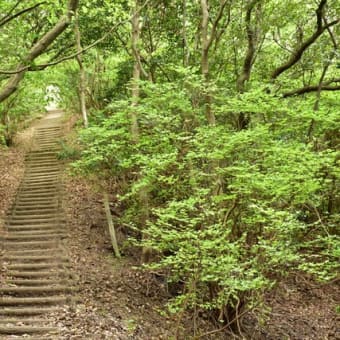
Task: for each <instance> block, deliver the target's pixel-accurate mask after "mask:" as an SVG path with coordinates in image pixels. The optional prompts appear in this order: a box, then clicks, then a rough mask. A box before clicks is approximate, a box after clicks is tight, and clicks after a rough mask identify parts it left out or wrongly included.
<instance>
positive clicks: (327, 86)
mask: <svg viewBox="0 0 340 340" xmlns="http://www.w3.org/2000/svg"><path fill="white" fill-rule="evenodd" d="M339 82H340V78H337V79H332V80H328V81H326V82H324V83H322V84H321V85H320V84H318V85H309V86H305V87H301V88H299V89H296V90H292V91H289V92H286V93H284V94H283V95H282V96H283V98H288V97H293V96H300V95H302V94H305V93H310V92H315V91H319V90H320V89H321V91H339V90H340V85H333V86H332V85H331V84H333V83H339Z"/></svg>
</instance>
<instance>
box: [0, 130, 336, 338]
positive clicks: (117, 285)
mask: <svg viewBox="0 0 340 340" xmlns="http://www.w3.org/2000/svg"><path fill="white" fill-rule="evenodd" d="M30 131H31V130H28V131H27V132H26V133H25V134H23V136H22V137H21V138H22V139H23V140H24V141H25V143H24V144H25V145H29V143H28V141H29V140H30V135H31V132H30ZM24 154H25V148H24V147H23V144H22V143H21V144H20V143H19V144H17V146H15V147H13V148H11V149H0V223H1V221H3V218H4V216H5V211H6V210H7V209H8V208H9V207H10V204H11V201H12V200H13V197H14V196H15V191H16V188H17V186H18V184H19V180H20V178H22V175H23V158H24ZM64 204H65V207H64V209H65V214H66V217H67V224H68V231H69V237H68V239H67V240H66V243H67V248H68V253H69V255H70V258H71V266H72V270H73V273H74V274H75V278H74V281H75V283H76V286H77V292H76V293H75V297H76V299H75V301H74V303H73V304H71V307H70V308H65V310H64V311H63V312H58V313H56V314H55V315H54V317H55V319H57V320H58V325H59V326H60V328H61V339H91V340H97V339H98V340H99V339H122V340H129V339H140V340H152V339H171V337H173V335H174V329H175V322H174V320H173V319H170V318H167V317H165V316H161V314H160V311H161V310H164V305H165V303H166V301H167V299H168V298H169V293H168V292H167V289H166V284H165V282H163V281H162V280H161V279H160V278H157V277H155V276H152V275H147V274H145V273H142V272H140V271H139V270H137V269H134V266H136V265H137V264H138V262H137V261H136V259H135V258H133V257H131V256H130V257H128V256H126V257H124V258H123V259H121V260H117V259H115V258H114V256H113V251H112V248H111V245H110V242H109V236H108V231H107V227H106V221H105V214H104V210H103V207H102V197H101V195H100V194H98V193H96V192H94V191H93V190H92V189H91V187H90V185H89V184H87V183H86V182H85V181H84V180H81V179H76V178H73V177H71V176H69V175H67V174H66V175H65V197H64ZM0 227H1V225H0ZM0 231H1V229H0ZM339 292H340V289H339V286H338V285H337V283H336V282H333V283H331V284H328V285H322V284H317V283H315V282H313V281H312V280H311V279H309V278H307V277H304V276H301V275H300V274H299V275H295V276H294V277H291V278H289V279H287V280H285V281H284V282H282V283H281V284H280V285H279V286H278V288H277V289H276V290H275V291H273V292H270V293H268V294H266V297H265V300H266V302H267V304H268V305H269V307H270V308H271V310H270V311H268V313H267V314H268V315H269V319H268V321H266V322H258V321H259V320H258V318H257V317H256V315H253V314H249V315H247V316H246V317H245V318H244V320H243V322H242V325H243V326H244V328H245V330H244V334H243V337H242V336H237V337H233V336H231V335H230V334H226V333H215V334H213V335H212V336H210V337H205V338H203V339H233V338H235V339H273V340H274V339H277V340H279V339H292V340H293V339H296V340H300V339H301V340H304V339H306V340H308V339H316V340H318V339H320V340H322V339H340V332H339V327H338V328H337V325H339V318H337V314H336V312H335V308H336V306H337V305H339V304H340V303H339V296H340V294H339ZM254 314H255V312H254ZM337 321H338V323H337ZM200 323H202V325H203V328H204V329H205V330H206V331H209V330H212V329H213V328H214V327H213V326H212V325H211V324H209V322H208V320H203V319H202V320H200ZM191 327H192V322H191V320H190V319H189V318H188V319H187V321H186V322H185V326H184V330H183V334H184V335H183V336H181V339H190V338H191V337H190V335H189V334H191Z"/></svg>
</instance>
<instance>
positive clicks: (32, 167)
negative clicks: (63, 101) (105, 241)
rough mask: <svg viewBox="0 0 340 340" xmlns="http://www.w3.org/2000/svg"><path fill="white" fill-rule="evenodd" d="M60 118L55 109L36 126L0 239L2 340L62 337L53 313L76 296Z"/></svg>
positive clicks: (0, 326)
mask: <svg viewBox="0 0 340 340" xmlns="http://www.w3.org/2000/svg"><path fill="white" fill-rule="evenodd" d="M61 118H62V112H61V111H51V112H49V113H48V114H47V115H46V116H45V117H44V118H43V119H41V121H40V122H39V123H38V124H37V125H36V133H35V137H34V144H33V147H32V150H31V151H30V152H29V153H28V154H27V156H26V161H25V165H26V171H25V175H24V178H23V180H22V182H21V184H20V186H19V190H18V192H17V196H16V199H15V202H14V204H13V206H12V209H11V211H10V213H9V214H8V216H7V221H6V228H5V231H4V234H3V235H2V242H1V248H2V253H3V258H2V263H3V270H4V272H5V281H4V284H2V286H1V288H0V293H1V295H0V339H20V338H22V339H55V338H58V331H59V330H58V327H56V325H54V324H53V318H52V320H51V319H49V314H50V313H53V312H55V311H56V310H58V308H59V309H60V308H61V307H62V306H63V305H65V304H67V303H69V302H70V301H71V296H72V294H71V292H72V275H71V273H70V271H69V261H68V256H67V253H66V250H65V247H64V245H63V243H64V241H63V240H64V238H65V237H66V231H65V222H64V220H63V211H62V204H61V190H62V186H61V178H60V176H61V165H60V162H59V161H58V159H57V157H56V156H57V153H58V150H59V143H58V140H59V138H60V136H61V131H62V129H61V128H62V123H61Z"/></svg>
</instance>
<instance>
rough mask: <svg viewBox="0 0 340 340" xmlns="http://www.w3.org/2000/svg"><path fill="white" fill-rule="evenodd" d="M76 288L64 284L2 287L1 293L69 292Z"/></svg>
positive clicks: (16, 294)
mask: <svg viewBox="0 0 340 340" xmlns="http://www.w3.org/2000/svg"><path fill="white" fill-rule="evenodd" d="M72 290H74V289H73V288H72V287H68V286H63V285H54V286H26V287H1V288H0V293H2V294H4V295H15V296H18V295H20V296H23V295H26V296H27V295H32V294H39V295H40V294H41V295H43V294H46V293H67V292H71V291H72Z"/></svg>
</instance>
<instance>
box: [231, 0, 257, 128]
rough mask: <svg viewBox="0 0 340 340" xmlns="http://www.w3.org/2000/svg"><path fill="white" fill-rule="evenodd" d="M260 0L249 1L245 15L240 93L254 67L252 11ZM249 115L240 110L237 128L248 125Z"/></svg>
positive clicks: (238, 87)
mask: <svg viewBox="0 0 340 340" xmlns="http://www.w3.org/2000/svg"><path fill="white" fill-rule="evenodd" d="M259 2H260V0H252V1H249V3H248V5H247V9H246V17H245V24H246V26H245V29H246V34H247V42H248V45H247V51H246V56H245V58H244V61H243V66H242V70H241V73H240V74H239V75H238V77H237V79H236V89H237V91H238V92H239V93H243V92H244V91H245V85H246V82H247V81H248V80H249V78H250V74H251V70H252V67H253V62H254V58H255V52H256V43H257V32H256V28H254V27H252V24H251V16H252V12H253V10H254V9H255V6H256V5H257V4H258V3H259ZM249 120H250V119H249V117H247V116H246V115H245V113H244V112H240V113H239V115H238V118H237V129H238V130H243V129H246V128H247V127H248V124H249Z"/></svg>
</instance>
